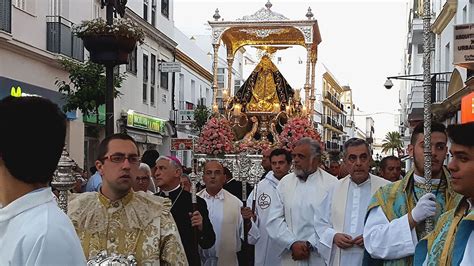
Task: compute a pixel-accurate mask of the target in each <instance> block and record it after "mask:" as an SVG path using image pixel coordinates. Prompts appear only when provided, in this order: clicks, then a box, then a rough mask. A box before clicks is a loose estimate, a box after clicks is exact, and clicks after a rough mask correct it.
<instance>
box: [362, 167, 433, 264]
mask: <svg viewBox="0 0 474 266" xmlns="http://www.w3.org/2000/svg"><path fill="white" fill-rule="evenodd" d="M414 180H415V182H417V183H424V182H425V179H424V178H423V177H421V176H418V175H415V174H414ZM431 181H432V184H434V185H436V184H439V182H440V180H439V179H432V180H431ZM410 211H411V210H410ZM416 244H418V237H417V236H416V230H415V228H413V229H410V224H409V223H408V214H405V215H403V216H402V217H400V218H397V219H394V220H392V221H391V222H389V221H388V219H387V217H386V216H385V213H384V212H383V210H382V208H381V207H380V206H378V207H375V208H373V209H371V210H370V212H369V215H368V216H367V221H366V222H365V226H364V246H365V249H366V250H367V252H368V253H369V254H370V255H371V256H372V257H373V258H374V259H384V260H394V259H401V258H404V257H408V256H413V254H415V247H416Z"/></svg>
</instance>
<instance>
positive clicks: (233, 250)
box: [198, 161, 260, 266]
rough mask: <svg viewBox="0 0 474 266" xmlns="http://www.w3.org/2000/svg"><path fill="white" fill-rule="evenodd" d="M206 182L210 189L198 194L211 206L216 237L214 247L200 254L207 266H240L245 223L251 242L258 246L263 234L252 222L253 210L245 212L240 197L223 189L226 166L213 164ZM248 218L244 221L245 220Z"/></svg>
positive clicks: (205, 175)
mask: <svg viewBox="0 0 474 266" xmlns="http://www.w3.org/2000/svg"><path fill="white" fill-rule="evenodd" d="M203 181H204V183H205V184H206V188H205V189H204V190H202V191H200V192H199V193H198V196H200V197H201V198H203V199H204V200H205V201H206V203H207V208H208V210H209V219H210V220H211V223H212V227H213V228H214V232H215V234H216V242H215V244H214V246H212V247H211V248H208V249H201V248H200V250H199V253H200V256H201V261H202V265H204V266H216V265H218V266H234V265H235V266H237V265H238V261H237V252H239V251H240V249H241V244H242V243H241V239H243V238H244V219H245V220H246V221H248V224H247V225H248V226H249V227H250V230H249V232H248V242H249V244H252V245H254V244H255V243H256V242H257V240H258V238H259V236H260V235H259V230H258V228H257V226H256V225H255V224H254V223H253V221H252V220H251V218H252V210H251V209H250V208H248V207H247V208H243V209H241V208H242V206H243V204H242V201H240V200H239V199H238V198H237V197H235V196H234V195H232V194H230V193H229V192H228V191H226V190H225V189H223V188H222V187H223V186H224V184H225V182H226V178H225V175H224V168H223V166H222V165H221V164H220V163H219V162H217V161H209V162H207V163H206V165H205V167H204V174H203ZM243 218H244V219H243Z"/></svg>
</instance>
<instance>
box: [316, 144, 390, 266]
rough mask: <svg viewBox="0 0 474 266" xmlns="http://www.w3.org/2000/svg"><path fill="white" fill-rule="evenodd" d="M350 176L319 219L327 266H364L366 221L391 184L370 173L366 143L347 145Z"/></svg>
mask: <svg viewBox="0 0 474 266" xmlns="http://www.w3.org/2000/svg"><path fill="white" fill-rule="evenodd" d="M344 163H345V165H346V168H347V170H348V171H349V175H348V176H346V177H344V178H343V179H340V180H338V181H337V183H336V185H335V186H334V187H333V188H332V189H331V190H329V193H328V194H327V195H326V197H325V198H324V200H323V202H322V203H321V205H320V206H319V208H318V209H317V211H316V215H315V217H314V218H315V228H316V232H317V234H318V236H319V243H318V245H317V249H318V252H319V254H321V256H322V257H323V258H324V261H325V262H326V265H334V266H346V265H361V264H362V260H363V258H364V239H363V237H362V233H363V231H364V219H365V214H366V212H367V207H368V206H369V202H370V198H371V197H372V195H373V194H374V193H375V192H376V191H377V189H378V188H379V187H382V186H384V185H386V184H389V183H390V182H389V181H387V180H385V179H383V178H381V177H378V176H375V175H372V174H370V173H369V170H370V165H371V163H372V157H371V154H370V150H369V146H368V144H367V142H366V141H365V140H363V139H358V138H352V139H349V140H348V141H347V142H346V143H345V144H344Z"/></svg>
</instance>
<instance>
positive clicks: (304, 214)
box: [267, 169, 337, 265]
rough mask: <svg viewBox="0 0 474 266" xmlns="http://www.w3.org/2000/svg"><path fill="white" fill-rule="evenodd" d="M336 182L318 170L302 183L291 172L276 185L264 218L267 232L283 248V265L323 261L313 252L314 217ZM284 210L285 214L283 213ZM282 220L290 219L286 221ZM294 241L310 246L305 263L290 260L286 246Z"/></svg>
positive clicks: (333, 178) (303, 261) (288, 246)
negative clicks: (271, 202)
mask: <svg viewBox="0 0 474 266" xmlns="http://www.w3.org/2000/svg"><path fill="white" fill-rule="evenodd" d="M336 182H337V179H336V178H335V177H334V176H332V175H330V174H328V173H327V172H325V171H323V170H321V169H318V170H317V171H316V172H314V173H313V174H311V175H309V176H308V179H307V180H306V181H302V180H300V179H299V178H298V177H296V175H295V174H294V173H291V174H288V175H286V176H285V177H283V179H282V180H281V181H280V183H279V184H278V187H277V191H278V193H277V200H276V202H275V204H272V206H271V207H270V213H269V215H268V222H267V232H268V234H269V236H270V237H271V238H272V239H273V240H274V241H275V242H276V243H277V244H278V245H279V246H282V247H285V250H284V251H283V253H282V254H281V256H282V260H283V261H282V264H283V265H291V264H294V265H324V260H323V259H322V258H321V257H320V255H319V254H318V252H317V251H316V250H315V249H316V245H317V243H318V242H319V238H318V236H317V234H316V230H315V229H314V215H315V212H316V208H317V207H318V206H319V204H320V203H321V201H322V199H323V197H324V196H325V195H326V194H327V192H328V191H329V189H330V187H332V186H333V185H334V184H335V183H336ZM285 205H287V206H286V208H285ZM285 209H287V210H289V213H285ZM286 217H288V219H291V220H289V221H287V218H286ZM296 241H309V242H310V243H311V245H312V247H313V250H312V251H311V254H310V257H309V259H308V260H302V261H294V260H292V259H291V253H292V252H291V250H290V247H291V245H292V244H293V243H294V242H296Z"/></svg>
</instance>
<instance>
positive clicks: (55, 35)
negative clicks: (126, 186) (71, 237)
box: [0, 0, 211, 168]
mask: <svg viewBox="0 0 474 266" xmlns="http://www.w3.org/2000/svg"><path fill="white" fill-rule="evenodd" d="M173 11H174V10H173V1H170V0H130V1H128V3H127V10H126V15H125V17H126V18H129V19H131V20H133V21H134V22H135V23H137V24H138V25H139V26H140V27H141V28H142V29H143V30H144V31H145V35H146V37H145V42H144V44H142V45H139V46H137V48H136V49H135V50H134V51H133V52H132V53H131V54H130V56H129V63H128V64H127V65H121V66H119V67H118V68H117V69H116V71H120V72H122V73H126V79H125V80H124V81H123V83H122V87H121V88H120V89H119V91H120V93H121V95H120V97H118V98H116V99H115V101H114V116H115V121H116V123H115V125H114V126H115V132H119V131H123V132H127V133H128V134H130V135H131V136H132V137H133V138H134V139H135V140H136V141H137V143H138V144H139V148H140V151H141V152H143V151H144V150H146V149H156V150H158V151H159V152H160V154H165V155H167V154H170V153H171V151H170V142H171V138H172V137H184V138H186V137H189V136H188V134H187V133H186V132H188V131H190V130H191V129H190V128H189V126H186V125H177V124H178V119H177V118H178V117H177V115H178V113H179V110H186V109H189V110H191V109H193V108H194V107H195V106H196V105H197V104H198V103H199V101H201V102H203V101H204V99H206V98H208V95H209V94H210V80H211V66H210V63H211V58H210V57H208V56H207V54H206V52H204V51H202V49H200V48H199V47H198V46H197V45H196V44H195V43H194V42H193V41H191V40H189V39H188V38H187V37H186V36H184V35H183V34H182V33H181V32H180V31H179V30H178V29H176V28H175V26H174V22H173V14H174V12H173ZM98 17H102V18H105V9H101V5H100V0H86V1H73V0H48V1H43V0H28V1H22V0H2V1H0V58H1V60H2V64H0V89H1V90H0V97H1V98H3V97H6V96H7V95H9V94H10V92H11V91H13V90H12V89H14V91H15V92H18V88H19V89H20V90H21V91H22V92H23V93H24V94H35V95H40V96H44V97H48V98H49V99H52V100H53V101H55V102H56V103H58V104H59V105H60V106H62V105H64V103H65V101H64V99H63V97H62V95H61V94H60V93H59V92H58V88H57V87H56V85H55V81H56V80H68V73H67V72H65V71H64V70H63V69H62V68H61V66H60V64H59V63H58V59H59V58H60V57H69V58H73V59H75V60H78V61H84V60H87V58H88V52H87V50H85V49H84V47H83V45H82V41H81V40H80V39H78V38H76V37H75V36H74V35H73V34H72V27H73V26H74V25H75V24H79V23H80V22H81V21H83V20H90V19H94V18H98ZM210 47H211V46H210V44H209V49H210ZM173 63H177V65H178V66H179V70H177V71H179V72H176V69H175V70H170V68H169V67H168V68H166V67H165V66H164V65H166V64H173ZM25 73H28V74H27V75H25ZM204 104H205V105H207V106H210V104H211V103H210V102H209V103H207V102H204ZM98 116H99V125H100V124H102V125H103V120H105V119H104V118H105V107H104V106H100V107H99V115H98ZM92 117H96V116H95V115H93V116H90V117H83V116H82V114H81V113H80V112H79V111H77V112H70V113H68V133H67V140H66V145H67V148H68V150H69V153H70V155H71V158H73V159H74V160H75V161H76V162H77V163H78V164H79V165H80V166H83V167H85V168H88V167H90V166H92V165H94V162H95V159H96V156H97V146H98V143H99V141H100V140H101V139H102V138H103V137H104V135H105V132H104V129H103V126H102V127H101V126H99V128H98V129H97V127H96V126H95V124H96V122H97V121H95V119H93V118H92ZM177 129H179V130H177ZM186 130H188V131H186ZM178 132H180V133H178ZM183 132H184V133H183ZM181 133H182V134H181ZM188 133H189V132H188ZM193 133H194V135H197V133H195V132H193ZM180 156H184V155H183V154H180ZM182 159H183V161H184V162H186V165H189V163H190V162H189V161H190V159H189V156H188V157H185V156H184V157H182Z"/></svg>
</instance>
